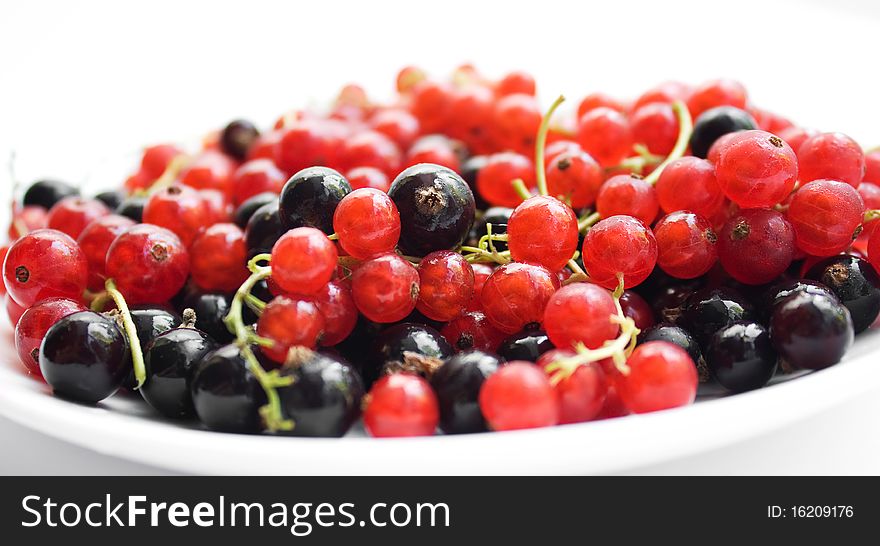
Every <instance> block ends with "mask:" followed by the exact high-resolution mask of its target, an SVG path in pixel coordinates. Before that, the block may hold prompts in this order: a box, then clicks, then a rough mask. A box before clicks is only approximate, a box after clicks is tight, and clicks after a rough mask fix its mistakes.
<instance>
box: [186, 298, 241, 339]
mask: <svg viewBox="0 0 880 546" xmlns="http://www.w3.org/2000/svg"><path fill="white" fill-rule="evenodd" d="M231 303H232V297H231V296H227V295H226V294H196V295H194V296H193V297H191V298H189V299H187V306H188V307H190V308H191V309H192V310H193V311H194V312H195V314H196V324H195V327H196V328H198V329H199V330H201V331H203V332H205V333H206V334H208V335H209V336H211V338H212V339H214V340H215V341H217V342H218V343H231V342H232V340H233V339H235V336H233V335H232V333H231V332H230V331H229V328H227V327H226V324H225V323H224V322H223V319H224V318H226V315H228V314H229V306H230V305H231Z"/></svg>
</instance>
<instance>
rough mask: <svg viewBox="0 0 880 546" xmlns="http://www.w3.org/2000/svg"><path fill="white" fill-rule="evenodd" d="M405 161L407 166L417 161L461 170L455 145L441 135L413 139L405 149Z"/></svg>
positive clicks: (392, 177) (391, 178)
mask: <svg viewBox="0 0 880 546" xmlns="http://www.w3.org/2000/svg"><path fill="white" fill-rule="evenodd" d="M405 163H406V166H408V167H411V166H413V165H418V164H419V163H433V164H435V165H442V166H443V167H446V168H447V169H452V170H453V171H456V172H458V171H460V170H461V159H460V158H459V152H458V150H457V148H456V146H455V145H454V144H453V142H452V140H450V139H448V138H446V137H445V136H443V135H427V136H424V137H422V138H420V139H418V140H417V141H415V142H414V143H413V145H412V146H411V147H410V149H409V150H407V153H406V162H405ZM395 176H396V175H395ZM389 180H394V176H390V177H389Z"/></svg>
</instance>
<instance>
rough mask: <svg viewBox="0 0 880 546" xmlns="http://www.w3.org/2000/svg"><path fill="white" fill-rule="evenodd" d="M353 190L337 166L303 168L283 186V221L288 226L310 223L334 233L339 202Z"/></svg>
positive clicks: (307, 224) (295, 226) (312, 225)
mask: <svg viewBox="0 0 880 546" xmlns="http://www.w3.org/2000/svg"><path fill="white" fill-rule="evenodd" d="M349 193H351V185H350V184H349V183H348V180H346V179H345V177H344V176H342V175H341V174H339V173H338V172H336V171H334V170H333V169H330V168H327V167H309V168H307V169H303V170H301V171H299V172H298V173H296V174H295V175H293V176H291V177H290V180H288V181H287V183H286V184H284V188H282V190H281V197H280V215H281V224H282V225H283V226H284V229H285V230H288V229H293V228H298V227H302V226H309V227H313V228H318V229H320V230H321V231H323V232H324V233H326V234H327V235H330V234H332V233H333V213H334V212H336V206H337V205H339V202H340V201H342V198H343V197H345V196H346V195H348V194H349Z"/></svg>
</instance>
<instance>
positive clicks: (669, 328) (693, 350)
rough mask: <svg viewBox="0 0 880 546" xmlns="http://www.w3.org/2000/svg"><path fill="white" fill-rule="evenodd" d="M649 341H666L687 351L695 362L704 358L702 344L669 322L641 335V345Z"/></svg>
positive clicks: (662, 323) (649, 329)
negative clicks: (701, 349)
mask: <svg viewBox="0 0 880 546" xmlns="http://www.w3.org/2000/svg"><path fill="white" fill-rule="evenodd" d="M648 341H666V342H668V343H672V344H673V345H678V346H679V347H681V348H682V349H684V350H685V351H687V354H688V355H689V356H690V357H691V360H693V361H694V362H699V361H700V356H702V352H701V351H700V344H699V343H697V340H696V339H695V338H694V336H692V335H691V333H690V332H688V331H687V330H685V329H684V328H682V327H681V326H676V325H675V324H671V323H668V322H661V323H660V324H655V325H654V326H651V327H650V328H648V329H647V330H645V331H644V332H642V333H641V334H639V339H638V343H639V345H641V344H642V343H647V342H648Z"/></svg>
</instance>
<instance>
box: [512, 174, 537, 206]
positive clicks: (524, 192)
mask: <svg viewBox="0 0 880 546" xmlns="http://www.w3.org/2000/svg"><path fill="white" fill-rule="evenodd" d="M511 184H512V185H513V191H515V192H516V194H517V195H519V196H520V198H521V199H522V200H523V201H525V200H526V199H528V198H529V197H531V196H532V194H531V193H530V192H529V189H528V188H527V187H526V183H525V182H523V179H522V178H515V179H514V180H513V181H512V182H511Z"/></svg>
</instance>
